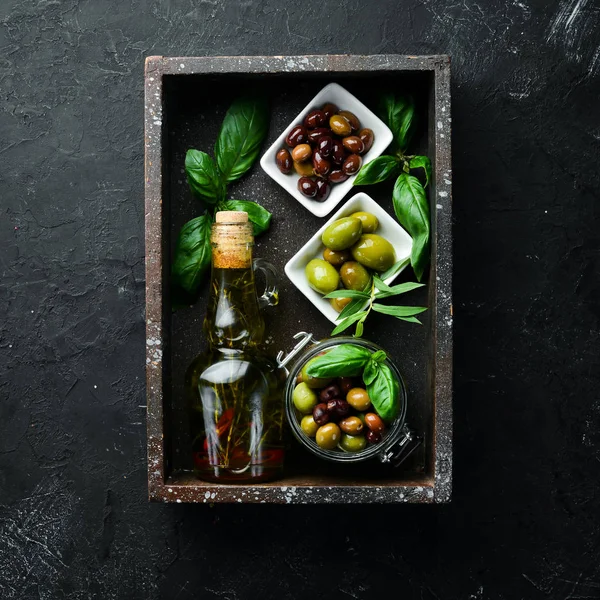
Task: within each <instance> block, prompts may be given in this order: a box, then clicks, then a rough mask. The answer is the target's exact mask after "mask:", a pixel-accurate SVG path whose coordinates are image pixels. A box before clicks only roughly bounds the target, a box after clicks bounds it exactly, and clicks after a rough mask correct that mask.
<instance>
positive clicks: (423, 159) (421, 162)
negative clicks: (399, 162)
mask: <svg viewBox="0 0 600 600" xmlns="http://www.w3.org/2000/svg"><path fill="white" fill-rule="evenodd" d="M408 166H409V167H410V168H411V169H418V168H422V169H423V170H424V171H425V187H427V185H428V184H429V182H430V181H431V161H430V160H429V158H428V157H427V156H413V157H412V158H411V159H410V162H409V163H408Z"/></svg>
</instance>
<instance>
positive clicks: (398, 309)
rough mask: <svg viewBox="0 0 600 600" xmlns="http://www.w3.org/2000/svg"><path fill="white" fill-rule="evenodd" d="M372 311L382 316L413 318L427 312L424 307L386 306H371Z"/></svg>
mask: <svg viewBox="0 0 600 600" xmlns="http://www.w3.org/2000/svg"><path fill="white" fill-rule="evenodd" d="M373 310H374V311H375V312H378V313H381V314H383V315H392V316H393V317H413V316H414V315H419V314H421V313H422V312H425V311H426V310H427V307H426V306H386V305H385V304H373Z"/></svg>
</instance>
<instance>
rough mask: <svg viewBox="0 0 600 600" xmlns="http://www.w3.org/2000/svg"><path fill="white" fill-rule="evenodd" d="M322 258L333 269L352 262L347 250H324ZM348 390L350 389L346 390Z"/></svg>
mask: <svg viewBox="0 0 600 600" xmlns="http://www.w3.org/2000/svg"><path fill="white" fill-rule="evenodd" d="M323 258H324V259H325V260H326V261H327V262H328V263H329V264H330V265H333V266H334V267H341V266H342V265H343V264H344V263H345V262H348V261H349V260H352V254H351V253H350V251H349V250H332V249H331V248H325V250H323ZM348 390H350V388H348Z"/></svg>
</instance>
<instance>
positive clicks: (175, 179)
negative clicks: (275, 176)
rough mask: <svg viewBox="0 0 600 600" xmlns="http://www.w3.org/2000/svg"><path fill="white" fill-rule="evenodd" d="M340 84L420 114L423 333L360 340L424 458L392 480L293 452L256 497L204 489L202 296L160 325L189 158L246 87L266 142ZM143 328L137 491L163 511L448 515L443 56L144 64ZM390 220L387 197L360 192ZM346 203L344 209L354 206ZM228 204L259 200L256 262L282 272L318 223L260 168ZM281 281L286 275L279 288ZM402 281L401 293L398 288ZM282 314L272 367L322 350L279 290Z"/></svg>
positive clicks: (370, 469) (277, 318)
mask: <svg viewBox="0 0 600 600" xmlns="http://www.w3.org/2000/svg"><path fill="white" fill-rule="evenodd" d="M331 81H337V82H339V83H340V84H341V85H343V86H344V87H346V88H347V89H349V90H350V91H351V92H353V93H355V94H356V95H357V96H358V97H359V98H360V99H361V100H363V101H365V102H366V103H367V104H368V105H372V104H373V102H374V100H375V96H376V95H377V94H378V93H379V92H380V91H383V90H385V91H389V90H399V91H410V92H411V93H413V94H415V95H416V97H417V101H418V106H421V107H427V110H426V111H424V112H423V114H422V118H421V125H420V131H419V135H418V139H417V140H416V146H415V151H418V153H423V154H427V155H428V156H429V157H430V158H431V160H432V163H433V173H434V174H433V181H432V184H431V187H430V189H429V198H430V205H431V215H432V238H433V239H432V257H431V258H432V260H431V269H430V274H429V280H428V285H427V287H426V288H424V290H423V294H422V297H421V298H417V299H416V303H419V302H428V306H429V307H430V310H429V311H428V312H427V313H424V314H425V320H424V327H417V326H413V325H409V324H395V323H393V322H392V323H390V319H386V318H385V317H383V318H381V319H380V320H378V317H379V316H378V315H376V316H375V317H374V318H373V323H370V324H369V327H368V328H367V329H368V331H367V336H368V337H369V338H370V339H372V340H373V341H375V342H376V343H378V344H380V345H382V346H384V347H385V348H386V349H387V350H388V352H389V353H390V354H391V355H392V357H393V358H394V360H396V361H397V363H398V364H399V366H400V368H401V369H402V370H403V372H404V375H405V379H406V383H407V387H408V392H409V406H408V422H409V424H410V425H411V426H412V427H413V428H414V429H416V430H418V431H419V432H420V433H422V434H423V436H424V443H423V444H422V446H421V447H420V448H419V449H418V451H416V452H415V453H413V455H411V457H410V459H409V460H408V461H407V462H406V463H405V464H403V465H402V466H401V467H399V468H397V469H391V468H390V467H388V466H385V465H379V464H377V463H369V464H365V465H363V466H353V467H350V468H348V469H346V468H342V467H337V466H332V465H330V464H325V463H323V461H319V459H317V458H315V457H312V456H311V455H309V454H308V453H307V452H306V451H304V450H303V449H301V448H299V447H298V446H297V445H296V444H292V447H291V450H290V452H289V453H288V458H287V459H286V460H287V462H286V477H285V478H284V479H282V480H280V481H277V482H273V483H268V484H261V485H253V486H246V485H227V486H225V485H215V484H211V483H205V482H202V481H199V480H197V479H195V478H194V477H193V476H191V475H190V473H189V470H188V469H189V466H190V465H189V463H188V457H187V456H186V453H185V452H183V451H181V448H184V447H185V444H186V419H185V411H184V410H183V398H182V380H183V374H184V372H185V367H186V365H187V364H188V363H189V361H190V360H191V359H192V358H193V356H195V355H196V354H197V353H198V352H199V351H200V350H201V349H202V348H203V339H202V338H203V335H202V320H203V317H204V311H205V307H206V302H205V297H201V299H200V301H199V302H198V304H197V305H196V306H195V307H194V308H191V309H184V310H182V311H178V312H176V313H172V312H171V308H170V306H171V304H170V296H169V286H168V281H169V268H170V267H169V265H170V262H171V252H172V249H173V243H174V240H175V237H176V235H177V232H178V230H179V228H180V227H181V225H182V224H183V223H184V222H186V221H187V220H188V219H190V218H193V217H194V216H197V215H198V214H200V211H201V206H200V205H199V204H198V202H197V201H196V200H194V199H193V198H192V196H191V194H190V192H189V190H188V189H187V183H186V181H185V174H184V172H183V164H184V157H185V151H186V150H187V148H190V147H195V148H198V149H202V150H205V151H208V152H209V153H212V148H213V145H214V141H215V139H216V136H217V132H218V129H219V126H220V123H221V120H222V118H223V115H224V113H225V111H226V109H227V107H228V105H229V103H230V102H231V100H232V99H233V98H234V97H235V96H237V95H239V94H240V93H241V92H242V91H243V90H245V89H247V88H248V87H252V88H260V89H263V90H264V91H265V92H266V93H267V94H268V96H269V97H270V98H271V99H272V119H271V131H270V134H269V139H268V140H267V142H266V143H265V146H264V147H265V148H267V144H268V143H270V142H271V141H272V140H273V139H275V137H276V136H277V135H278V133H279V132H281V130H282V128H284V127H285V126H286V125H287V124H288V123H289V122H290V121H291V119H292V118H293V117H295V115H296V114H297V113H298V112H299V110H300V109H301V108H302V107H303V106H304V105H305V104H306V103H307V102H308V101H309V100H310V99H311V98H312V96H313V95H314V94H315V93H316V92H317V91H318V90H319V89H320V88H322V87H323V86H324V85H326V84H327V83H329V82H331ZM145 93H146V101H145V152H146V157H145V179H146V188H145V189H146V319H147V354H146V364H147V422H148V489H149V497H150V499H151V500H155V501H163V502H259V503H271V502H276V503H329V502H332V503H334V502H337V503H359V502H363V503H367V502H390V503H394V502H419V503H432V502H448V501H449V500H450V495H451V474H452V470H451V465H452V231H451V226H452V204H451V179H452V177H451V175H452V171H451V162H450V129H451V118H450V60H449V58H448V57H447V56H396V55H382V56H276V57H269V56H255V57H193V58H192V57H185V58H173V57H170V58H165V57H160V56H153V57H149V58H148V59H147V60H146V76H145ZM365 191H367V193H368V194H369V195H371V196H372V197H374V198H375V199H376V200H377V201H378V202H380V203H381V205H382V206H383V207H384V208H385V209H386V210H388V211H390V212H391V210H392V209H391V201H390V197H391V187H389V188H386V187H385V186H382V185H379V186H374V187H369V188H368V189H367V188H365ZM351 195H352V192H351V193H350V194H349V195H348V196H347V198H349V197H351ZM230 197H235V198H245V199H250V200H258V201H260V202H261V203H262V204H263V205H264V206H266V207H267V208H268V209H269V210H271V211H272V212H273V213H274V217H273V225H272V227H271V231H270V232H269V233H268V234H266V236H264V239H263V238H260V239H259V240H258V243H257V249H256V254H257V256H263V257H265V258H268V259H269V260H270V261H272V262H274V263H275V265H276V266H278V267H279V268H280V270H281V272H282V273H283V265H284V264H285V262H286V261H287V260H288V259H289V258H290V257H291V256H292V255H293V254H294V252H296V250H298V248H300V246H301V245H302V244H303V243H304V242H305V241H306V240H307V239H308V238H309V237H310V235H312V233H313V232H314V231H315V230H316V229H317V228H318V227H319V226H320V224H321V223H322V222H323V221H322V220H321V219H318V218H316V217H314V216H313V215H311V214H310V213H308V211H306V210H305V209H304V208H303V207H302V206H300V205H299V204H298V203H297V202H296V201H295V200H294V199H293V198H291V197H290V196H289V195H287V194H286V193H285V192H284V191H283V190H282V189H281V188H280V187H279V186H278V185H277V184H276V183H275V182H273V181H272V180H270V179H269V178H268V177H267V176H266V175H265V174H264V173H263V172H262V170H261V169H260V167H259V166H258V165H257V166H256V167H255V168H253V169H252V171H251V173H250V175H249V176H247V177H244V178H242V180H241V181H240V182H239V184H236V187H235V188H233V189H232V195H230ZM282 277H283V276H282ZM399 281H400V280H398V282H399ZM281 298H282V301H281V305H280V307H278V308H277V309H275V310H273V311H272V313H271V314H270V316H269V318H268V321H267V323H268V327H270V329H269V338H268V340H267V342H268V343H270V344H271V345H270V347H271V348H272V350H273V354H275V353H276V352H277V350H279V349H285V350H289V349H290V348H291V347H292V346H293V341H292V335H293V334H294V333H295V332H297V331H299V330H307V331H311V332H312V333H314V334H315V335H316V336H317V337H321V338H324V337H327V336H328V334H329V332H330V330H331V326H330V323H328V322H327V321H326V320H325V319H324V318H323V317H322V316H321V315H320V314H318V312H317V311H316V310H315V309H314V307H313V306H312V305H310V303H309V302H308V301H307V300H306V299H305V298H304V297H302V296H301V294H298V293H296V292H295V288H293V286H292V285H291V284H290V282H289V281H286V280H284V279H282V282H281Z"/></svg>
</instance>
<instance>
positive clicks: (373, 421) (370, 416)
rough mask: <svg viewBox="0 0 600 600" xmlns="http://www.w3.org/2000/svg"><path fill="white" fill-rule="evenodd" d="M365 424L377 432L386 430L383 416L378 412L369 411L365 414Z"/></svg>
mask: <svg viewBox="0 0 600 600" xmlns="http://www.w3.org/2000/svg"><path fill="white" fill-rule="evenodd" d="M365 424H366V426H367V427H368V428H369V429H370V430H371V431H374V432H375V433H383V432H384V430H385V425H384V423H383V421H382V419H381V417H380V416H379V415H378V414H376V413H372V412H370V413H367V414H366V415H365Z"/></svg>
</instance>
